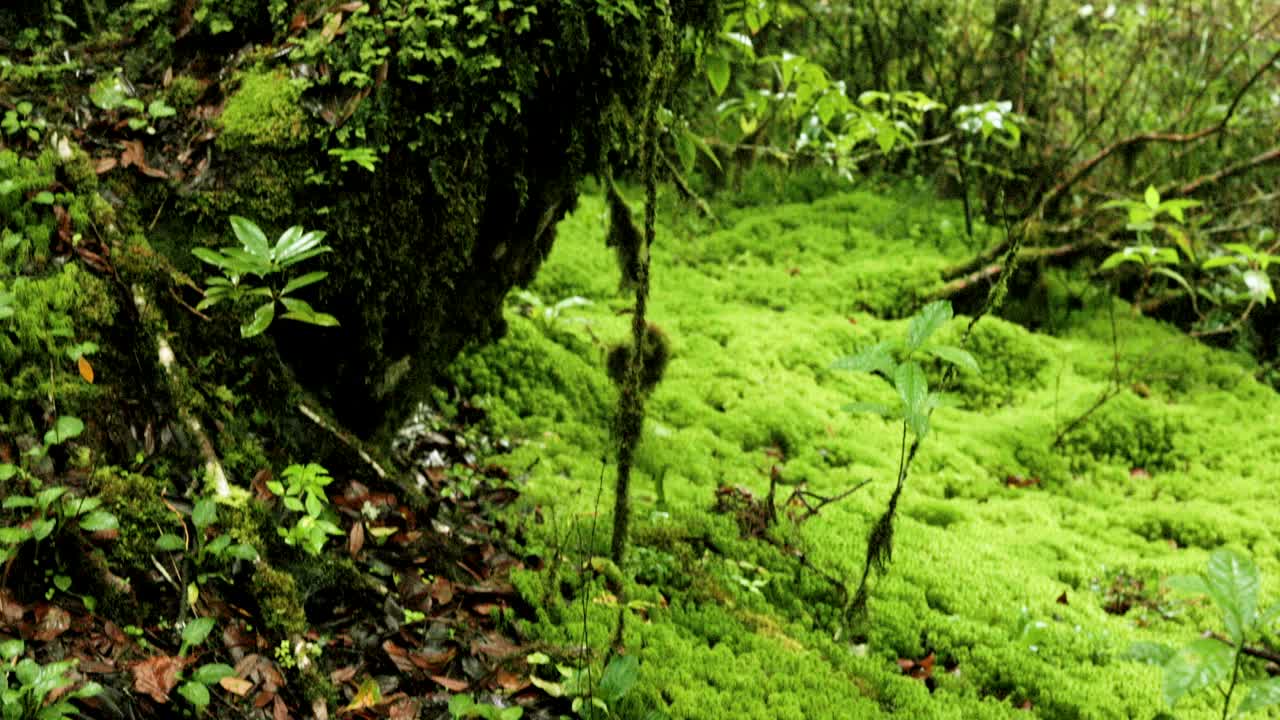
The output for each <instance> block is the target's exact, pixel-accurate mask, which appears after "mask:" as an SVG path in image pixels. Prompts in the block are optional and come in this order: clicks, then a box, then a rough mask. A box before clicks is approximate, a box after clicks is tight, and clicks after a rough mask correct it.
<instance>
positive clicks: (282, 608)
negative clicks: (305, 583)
mask: <svg viewBox="0 0 1280 720" xmlns="http://www.w3.org/2000/svg"><path fill="white" fill-rule="evenodd" d="M253 595H254V597H255V598H257V600H258V610H259V612H260V613H261V616H262V619H263V622H264V623H265V624H266V628H267V630H269V631H271V632H273V633H276V634H278V635H279V636H281V637H284V638H294V637H298V636H300V635H302V634H303V633H305V632H306V631H307V628H309V627H310V624H309V623H308V622H307V614H306V611H305V610H303V605H302V598H301V597H300V596H299V593H298V587H297V582H296V581H295V580H294V578H293V576H292V575H290V574H289V573H287V572H283V571H281V570H277V569H275V568H272V567H271V566H270V565H267V564H266V563H260V564H259V565H258V566H257V568H256V569H255V570H254V573H253Z"/></svg>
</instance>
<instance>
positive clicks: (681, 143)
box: [671, 129, 698, 174]
mask: <svg viewBox="0 0 1280 720" xmlns="http://www.w3.org/2000/svg"><path fill="white" fill-rule="evenodd" d="M692 134H693V133H691V132H689V130H688V129H682V130H681V131H680V132H675V133H672V134H671V144H672V145H673V146H675V149H676V157H677V158H679V159H680V172H682V173H685V174H688V172H689V171H690V170H692V169H693V163H694V162H695V161H696V160H697V159H698V149H697V148H696V147H694V145H693V140H692V138H691V137H690V136H691V135H692Z"/></svg>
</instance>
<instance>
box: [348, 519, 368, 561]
mask: <svg viewBox="0 0 1280 720" xmlns="http://www.w3.org/2000/svg"><path fill="white" fill-rule="evenodd" d="M363 547H364V523H362V522H358V523H354V524H353V525H352V526H351V534H350V535H348V536H347V552H348V553H350V554H351V557H352V559H355V557H356V556H357V555H359V554H360V550H361V549H362V548H363Z"/></svg>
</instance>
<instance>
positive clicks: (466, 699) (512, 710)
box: [449, 695, 524, 720]
mask: <svg viewBox="0 0 1280 720" xmlns="http://www.w3.org/2000/svg"><path fill="white" fill-rule="evenodd" d="M523 716H524V708H522V707H520V706H519V705H512V706H510V707H498V706H497V705H491V704H489V703H480V702H476V699H475V698H473V697H472V696H470V695H454V696H453V697H451V698H449V717H451V718H453V720H464V718H480V719H481V720H520V718H521V717H523Z"/></svg>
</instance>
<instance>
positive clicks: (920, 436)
mask: <svg viewBox="0 0 1280 720" xmlns="http://www.w3.org/2000/svg"><path fill="white" fill-rule="evenodd" d="M951 317H952V310H951V303H950V302H949V301H947V300H938V301H936V302H932V303H929V304H928V305H926V306H924V308H922V309H921V310H920V312H919V313H918V314H917V315H916V316H915V317H913V318H911V323H910V324H909V325H908V326H907V337H906V338H905V339H900V340H899V339H895V340H886V341H883V342H879V343H876V344H875V345H872V346H871V347H869V348H867V349H866V350H863V351H862V352H860V353H858V354H857V355H854V356H852V357H847V358H842V359H840V360H837V361H836V362H835V363H834V364H833V365H832V367H833V368H835V369H838V370H854V371H859V372H871V373H879V374H880V375H882V376H884V378H885V379H887V380H889V381H890V382H892V383H893V386H894V388H895V389H896V390H897V391H898V403H897V404H896V405H894V406H888V405H882V404H878V403H865V402H864V403H853V404H851V405H847V406H845V409H846V410H850V411H853V412H874V413H877V414H879V415H883V416H885V417H888V418H902V451H901V453H900V455H899V460H898V482H897V485H896V486H895V487H894V490H893V494H892V495H891V496H890V497H889V504H888V507H886V508H885V511H884V513H883V514H882V515H881V516H880V519H879V520H878V521H877V522H876V524H875V526H873V527H872V529H871V534H870V536H869V537H868V539H867V556H866V563H865V565H864V567H863V570H862V580H861V581H860V582H859V584H858V590H857V593H856V594H854V596H853V597H851V598H849V600H848V608H847V609H851V610H854V611H859V612H860V611H862V610H864V609H865V608H866V603H867V597H868V595H867V594H868V592H869V590H868V585H867V581H868V579H869V578H870V577H871V571H872V569H873V568H874V569H878V570H880V571H882V572H883V571H884V570H885V569H886V568H887V567H888V565H889V560H890V559H891V558H892V556H893V520H894V516H895V513H896V512H897V508H898V498H899V497H901V495H902V488H903V487H904V486H905V485H906V481H907V473H908V472H909V471H910V468H911V462H912V461H913V460H914V459H915V455H916V451H917V450H918V449H919V448H920V443H921V442H922V441H923V440H924V438H925V436H927V435H928V434H929V417H930V415H932V414H933V411H934V409H935V408H937V407H938V406H940V405H941V404H942V396H941V395H939V394H938V393H936V392H930V391H929V382H928V380H927V379H926V378H925V373H924V367H923V366H922V365H921V364H920V361H921V360H922V359H923V358H924V357H925V356H928V355H932V356H933V357H935V358H937V359H939V360H942V361H943V362H945V363H947V364H948V365H950V366H951V367H952V368H955V367H959V368H962V369H964V370H967V371H970V372H978V361H977V360H975V359H974V357H973V355H971V354H969V353H968V352H967V351H965V350H963V349H961V348H958V347H952V346H950V345H938V344H935V343H930V342H929V338H930V337H932V336H933V334H934V333H935V332H937V331H938V329H939V328H941V327H942V326H943V325H945V324H946V323H947V321H948V320H950V319H951ZM970 327H972V324H970ZM944 377H945V376H944ZM908 430H910V431H911V433H912V434H913V435H914V436H915V439H914V440H913V441H912V442H911V443H910V444H909V445H908V443H907V431H908ZM908 447H910V450H908Z"/></svg>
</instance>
